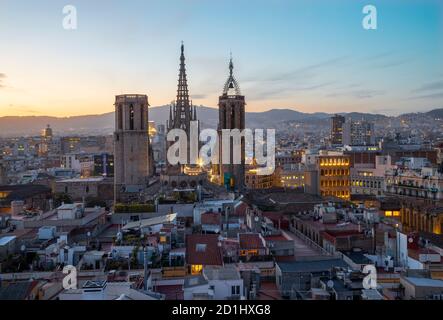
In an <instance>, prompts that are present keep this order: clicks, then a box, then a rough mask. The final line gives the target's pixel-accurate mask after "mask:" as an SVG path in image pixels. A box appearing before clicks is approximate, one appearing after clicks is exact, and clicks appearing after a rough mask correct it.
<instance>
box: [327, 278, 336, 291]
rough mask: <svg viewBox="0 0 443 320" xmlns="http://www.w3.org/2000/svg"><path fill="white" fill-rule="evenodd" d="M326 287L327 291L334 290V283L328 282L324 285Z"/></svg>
mask: <svg viewBox="0 0 443 320" xmlns="http://www.w3.org/2000/svg"><path fill="white" fill-rule="evenodd" d="M326 285H327V286H328V288H329V289H332V288H334V281H332V280H329V281H328V282H327V283H326Z"/></svg>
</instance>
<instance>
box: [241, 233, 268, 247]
mask: <svg viewBox="0 0 443 320" xmlns="http://www.w3.org/2000/svg"><path fill="white" fill-rule="evenodd" d="M238 238H239V241H240V248H241V249H263V248H265V245H264V244H263V241H262V238H261V237H260V235H259V234H258V233H240V234H239V235H238Z"/></svg>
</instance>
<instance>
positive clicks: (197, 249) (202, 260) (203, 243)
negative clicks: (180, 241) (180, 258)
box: [186, 234, 223, 266]
mask: <svg viewBox="0 0 443 320" xmlns="http://www.w3.org/2000/svg"><path fill="white" fill-rule="evenodd" d="M186 262H187V263H188V264H198V265H204V266H221V265H223V259H222V255H221V250H220V247H219V246H218V235H216V234H191V235H187V236H186Z"/></svg>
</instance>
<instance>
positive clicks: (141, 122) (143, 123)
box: [140, 105, 145, 130]
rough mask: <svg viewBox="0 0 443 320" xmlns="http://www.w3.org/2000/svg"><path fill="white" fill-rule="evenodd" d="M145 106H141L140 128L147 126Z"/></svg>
mask: <svg viewBox="0 0 443 320" xmlns="http://www.w3.org/2000/svg"><path fill="white" fill-rule="evenodd" d="M144 110H145V108H143V105H141V106H140V130H144V128H145V113H144Z"/></svg>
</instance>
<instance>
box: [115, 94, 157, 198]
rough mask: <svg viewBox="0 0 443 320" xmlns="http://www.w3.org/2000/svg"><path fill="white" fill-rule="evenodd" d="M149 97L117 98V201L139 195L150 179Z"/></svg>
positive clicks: (129, 96) (121, 96) (130, 96)
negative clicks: (129, 195) (131, 195)
mask: <svg viewBox="0 0 443 320" xmlns="http://www.w3.org/2000/svg"><path fill="white" fill-rule="evenodd" d="M148 106H149V104H148V96H146V95H119V96H116V98H115V132H114V149H115V150H114V162H115V166H114V168H115V177H114V179H115V198H116V201H125V199H127V197H126V195H128V194H131V193H132V194H134V195H138V194H139V193H140V192H142V191H143V189H144V188H145V186H146V183H147V178H148V176H149V175H151V172H150V169H149V168H150V162H151V161H152V159H150V157H149V154H150V153H149V149H150V148H149V135H148Z"/></svg>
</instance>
